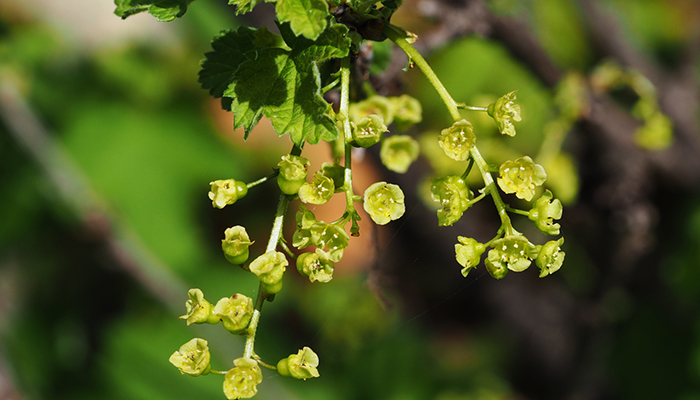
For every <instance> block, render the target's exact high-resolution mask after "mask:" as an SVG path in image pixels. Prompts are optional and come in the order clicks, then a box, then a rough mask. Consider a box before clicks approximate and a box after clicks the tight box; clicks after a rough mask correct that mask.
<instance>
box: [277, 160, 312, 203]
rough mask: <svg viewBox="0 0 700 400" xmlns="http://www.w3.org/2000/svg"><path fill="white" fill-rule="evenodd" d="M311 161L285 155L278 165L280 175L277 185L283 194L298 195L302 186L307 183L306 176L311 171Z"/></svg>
mask: <svg viewBox="0 0 700 400" xmlns="http://www.w3.org/2000/svg"><path fill="white" fill-rule="evenodd" d="M309 165H310V163H309V160H307V159H306V158H304V157H301V156H295V155H292V154H285V155H283V156H282V160H281V161H280V162H279V163H278V164H277V166H278V167H279V174H278V175H277V185H278V186H279V187H280V190H282V193H284V194H288V195H294V194H297V192H298V191H299V188H300V187H301V185H303V184H304V182H306V175H307V174H308V171H309Z"/></svg>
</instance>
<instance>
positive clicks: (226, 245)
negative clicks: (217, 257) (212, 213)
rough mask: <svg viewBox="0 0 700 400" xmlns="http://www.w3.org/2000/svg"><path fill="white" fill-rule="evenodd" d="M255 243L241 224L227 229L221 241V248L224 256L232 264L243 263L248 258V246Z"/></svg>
mask: <svg viewBox="0 0 700 400" xmlns="http://www.w3.org/2000/svg"><path fill="white" fill-rule="evenodd" d="M251 244H253V242H251V241H250V237H249V236H248V232H247V231H246V230H245V228H244V227H243V226H241V225H236V226H233V227H231V228H228V229H226V231H225V232H224V239H223V240H222V241H221V249H222V250H223V251H224V256H225V257H226V259H227V260H228V261H229V262H230V263H231V264H235V265H238V264H243V263H244V262H246V261H247V260H248V254H249V253H248V247H250V245H251Z"/></svg>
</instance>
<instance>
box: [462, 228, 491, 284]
mask: <svg viewBox="0 0 700 400" xmlns="http://www.w3.org/2000/svg"><path fill="white" fill-rule="evenodd" d="M457 240H458V241H459V243H457V244H455V255H456V258H457V262H458V263H459V264H460V265H461V266H462V267H463V268H462V276H464V277H465V278H466V277H467V274H469V271H471V270H472V269H474V268H476V266H477V265H479V263H480V262H481V254H483V252H484V250H486V246H484V245H483V244H482V243H479V242H477V241H476V240H475V239H472V238H467V237H464V236H457Z"/></svg>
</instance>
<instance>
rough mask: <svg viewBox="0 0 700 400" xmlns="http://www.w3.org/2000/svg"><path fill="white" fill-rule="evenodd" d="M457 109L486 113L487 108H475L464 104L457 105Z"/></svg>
mask: <svg viewBox="0 0 700 400" xmlns="http://www.w3.org/2000/svg"><path fill="white" fill-rule="evenodd" d="M457 107H459V108H463V109H465V110H471V111H488V110H489V109H488V107H476V106H468V105H466V104H464V103H459V104H457Z"/></svg>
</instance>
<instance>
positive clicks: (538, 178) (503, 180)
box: [498, 156, 547, 201]
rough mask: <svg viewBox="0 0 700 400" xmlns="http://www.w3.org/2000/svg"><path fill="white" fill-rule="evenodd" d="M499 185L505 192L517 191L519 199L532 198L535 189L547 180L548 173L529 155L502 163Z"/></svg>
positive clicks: (528, 199)
mask: <svg viewBox="0 0 700 400" xmlns="http://www.w3.org/2000/svg"><path fill="white" fill-rule="evenodd" d="M499 171H500V176H499V177H498V186H499V187H500V188H501V190H503V191H504V192H505V193H508V194H510V193H515V195H516V196H517V197H518V198H519V199H524V200H527V201H530V200H532V197H533V196H534V195H535V189H536V187H537V186H540V185H541V184H543V183H544V181H545V180H547V173H546V172H545V171H544V168H542V166H541V165H539V164H535V162H534V161H532V159H531V158H530V157H528V156H524V157H520V158H518V159H517V160H515V161H506V162H504V163H503V164H501V168H500V170H499Z"/></svg>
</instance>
